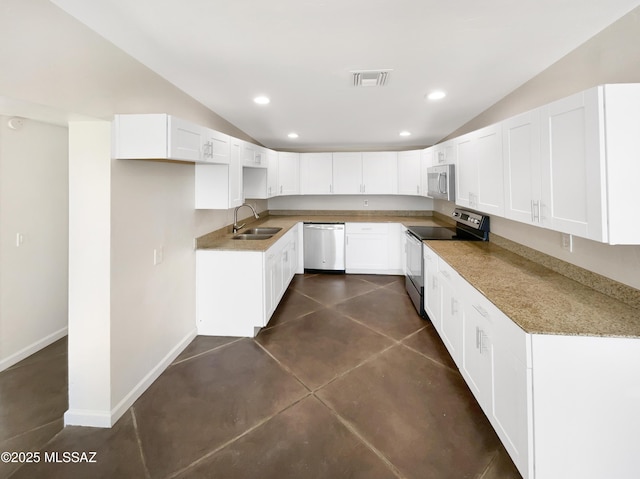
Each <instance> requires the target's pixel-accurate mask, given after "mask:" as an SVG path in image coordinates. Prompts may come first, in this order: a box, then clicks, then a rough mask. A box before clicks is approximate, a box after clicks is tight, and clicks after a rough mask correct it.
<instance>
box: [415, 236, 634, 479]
mask: <svg viewBox="0 0 640 479" xmlns="http://www.w3.org/2000/svg"><path fill="white" fill-rule="evenodd" d="M424 250H425V251H424V261H425V272H426V275H427V281H426V283H427V284H426V285H425V308H426V309H427V313H428V314H429V317H430V318H431V319H432V321H433V324H434V325H435V326H436V330H437V331H438V333H439V334H440V336H441V338H442V340H443V342H444V344H445V345H446V346H447V348H448V349H449V351H450V352H452V356H454V359H455V358H456V357H457V356H458V357H459V353H458V352H457V351H458V349H457V347H456V344H457V345H460V344H461V345H462V364H461V365H460V364H459V365H458V367H459V369H460V372H461V374H462V376H463V378H464V379H465V381H466V382H467V385H468V386H469V389H470V390H471V392H472V393H473V395H474V396H475V398H476V400H477V401H478V404H479V405H480V406H481V408H482V410H483V411H484V413H485V414H486V416H487V418H488V419H489V421H490V423H491V425H492V426H493V428H494V429H495V431H496V433H497V434H498V437H499V438H500V440H501V441H502V444H503V445H504V447H505V449H506V450H507V452H508V453H509V456H510V457H511V459H512V460H513V462H514V464H515V465H516V467H517V468H518V470H519V471H520V474H521V475H522V477H523V478H525V479H557V478H565V477H566V478H580V479H600V478H603V477H615V478H616V479H635V478H636V477H638V471H639V470H640V455H638V454H637V450H638V447H639V446H640V441H639V440H638V431H640V414H638V413H637V410H638V404H640V381H638V379H637V378H638V377H640V348H639V347H638V339H637V338H633V337H631V338H624V337H622V338H617V337H588V336H563V335H553V334H528V333H526V332H525V331H523V330H522V329H521V328H520V327H519V326H517V325H516V324H515V323H514V322H513V321H511V319H510V318H508V317H507V316H506V315H505V314H504V313H503V312H502V311H500V310H499V309H498V308H497V307H496V306H495V305H494V304H493V303H492V302H491V301H489V300H488V299H487V298H486V297H485V296H484V295H483V294H482V293H480V291H478V290H477V289H475V288H474V287H473V286H472V285H471V284H470V283H468V282H467V281H466V280H465V279H464V278H462V276H460V275H457V273H456V272H454V271H453V270H451V268H450V266H449V265H448V264H447V263H446V262H445V261H443V260H442V258H440V257H439V256H438V255H437V254H436V253H435V252H434V251H433V250H431V249H430V248H429V247H425V248H424ZM445 272H446V273H448V276H449V277H448V278H447V274H443V273H445ZM429 277H431V278H433V279H434V280H435V283H431V281H430V280H429ZM433 284H435V285H436V288H433V287H432V286H433ZM427 289H429V291H431V289H436V290H437V291H439V292H440V294H439V295H436V294H434V295H433V296H432V298H433V299H430V298H429V295H428V294H427ZM452 297H453V298H457V299H459V309H458V306H457V307H454V308H453V309H449V306H450V304H451V303H450V299H449V298H452ZM432 301H434V303H433V304H432V303H431V302H432ZM456 311H461V312H462V327H461V329H460V328H459V327H458V325H459V324H460V323H459V322H456V320H452V318H455V317H456V314H455V312H456Z"/></svg>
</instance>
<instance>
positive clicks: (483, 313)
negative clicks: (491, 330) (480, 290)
mask: <svg viewBox="0 0 640 479" xmlns="http://www.w3.org/2000/svg"><path fill="white" fill-rule="evenodd" d="M473 309H475V310H476V311H477V312H478V313H480V316H482V317H483V318H488V317H489V313H487V311H486V310H485V309H484V308H483V307H482V306H478V305H477V304H474V305H473Z"/></svg>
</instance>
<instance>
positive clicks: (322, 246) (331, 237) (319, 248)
mask: <svg viewBox="0 0 640 479" xmlns="http://www.w3.org/2000/svg"><path fill="white" fill-rule="evenodd" d="M303 238H304V270H305V271H306V272H326V273H344V268H345V266H344V223H305V224H304V227H303Z"/></svg>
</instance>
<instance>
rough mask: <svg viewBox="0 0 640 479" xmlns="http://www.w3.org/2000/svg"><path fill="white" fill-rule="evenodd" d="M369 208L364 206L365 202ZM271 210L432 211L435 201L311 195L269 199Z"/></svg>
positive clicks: (426, 199) (394, 197)
mask: <svg viewBox="0 0 640 479" xmlns="http://www.w3.org/2000/svg"><path fill="white" fill-rule="evenodd" d="M365 200H367V201H368V206H364V201H365ZM269 209H270V210H354V211H374V210H384V211H389V210H391V211H393V210H398V211H403V210H412V211H421V210H427V211H430V210H432V209H433V200H432V199H431V198H423V197H420V196H391V195H377V196H376V195H350V196H349V195H317V196H315V195H309V196H306V195H305V196H277V197H275V198H270V199H269Z"/></svg>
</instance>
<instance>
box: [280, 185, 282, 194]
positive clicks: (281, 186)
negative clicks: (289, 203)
mask: <svg viewBox="0 0 640 479" xmlns="http://www.w3.org/2000/svg"><path fill="white" fill-rule="evenodd" d="M280 193H282V185H280Z"/></svg>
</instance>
